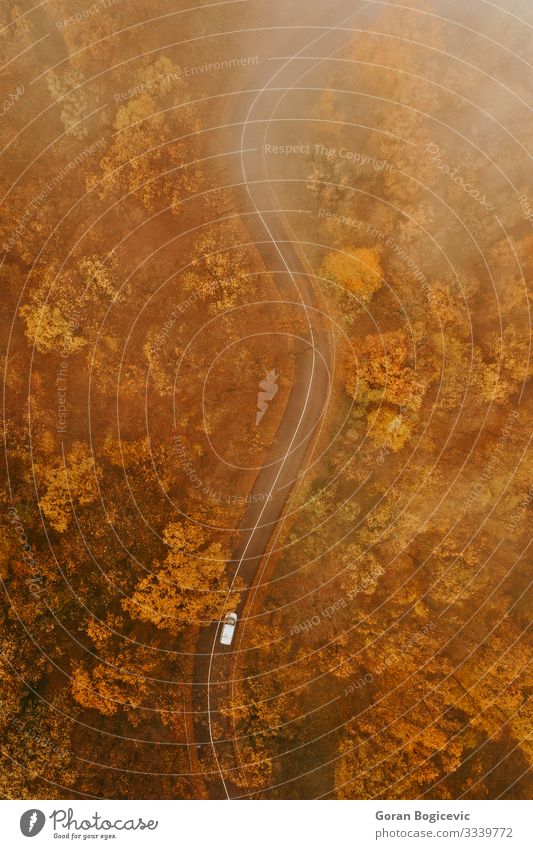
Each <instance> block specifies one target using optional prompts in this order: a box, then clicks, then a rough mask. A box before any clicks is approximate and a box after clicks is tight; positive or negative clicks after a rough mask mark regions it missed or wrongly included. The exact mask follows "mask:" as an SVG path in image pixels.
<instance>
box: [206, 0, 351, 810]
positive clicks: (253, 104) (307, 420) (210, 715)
mask: <svg viewBox="0 0 533 849" xmlns="http://www.w3.org/2000/svg"><path fill="white" fill-rule="evenodd" d="M274 5H275V4H274ZM279 5H280V6H281V5H282V4H279ZM285 5H288V6H290V5H291V4H285ZM317 5H318V4H317ZM354 5H355V4H354V0H344V2H341V3H339V4H336V5H335V6H333V4H331V5H330V4H325V5H324V7H323V8H318V9H314V10H312V9H306V8H305V4H303V3H302V5H301V6H299V7H298V8H297V9H295V8H294V6H295V4H294V3H293V4H292V8H289V9H288V10H287V11H286V12H285V13H284V15H283V21H282V22H280V19H279V18H277V19H276V22H275V24H274V25H275V26H278V27H279V26H286V27H287V29H279V30H272V31H270V32H268V33H265V37H268V56H285V57H288V56H290V57H295V56H300V57H305V54H306V50H307V51H308V52H309V55H310V56H313V55H314V56H317V55H322V56H329V55H334V54H335V53H336V52H337V51H339V50H340V49H341V48H342V47H343V46H344V45H345V44H346V43H347V41H348V40H349V38H350V33H349V32H346V31H342V32H339V31H334V30H333V31H332V29H331V27H332V23H331V22H332V21H335V22H337V24H338V25H341V26H346V27H349V26H350V25H351V24H350V19H351V18H352V17H353V16H354V15H355V14H357V11H359V10H361V9H363V8H364V7H366V6H367V4H366V3H362V4H359V9H357V8H356V9H354ZM291 27H294V29H291ZM308 27H323V28H324V29H320V30H318V29H317V30H315V29H309V28H308ZM265 54H267V51H265ZM316 64H317V63H316V60H308V61H306V60H305V59H304V58H298V59H297V60H295V61H292V60H289V61H287V60H277V61H276V62H274V61H264V62H262V63H260V64H258V65H256V66H251V67H250V68H249V69H247V70H249V72H250V73H249V75H247V77H246V82H245V84H243V85H242V86H241V87H242V88H248V92H244V93H243V94H240V95H239V96H238V97H237V98H228V100H229V101H230V104H231V106H230V109H227V110H226V113H225V123H228V124H230V123H231V124H232V125H237V126H236V127H234V128H233V130H232V131H228V132H227V133H225V136H224V138H225V146H226V145H227V147H226V149H227V150H236V149H237V148H239V147H240V149H241V150H243V151H244V150H247V151H248V152H247V153H243V155H242V160H241V162H240V163H238V173H235V174H234V175H232V176H234V177H235V179H236V180H238V181H242V180H243V176H244V178H245V180H246V184H247V190H248V197H249V199H250V209H251V210H252V211H253V212H254V213H255V214H254V215H251V216H246V219H245V221H246V227H247V229H248V232H249V233H250V235H251V237H252V239H253V240H254V242H255V243H256V246H257V249H258V251H259V253H260V254H261V257H262V259H263V262H264V264H265V267H266V268H267V269H269V271H270V272H271V273H272V274H273V275H274V277H275V279H276V285H277V288H278V291H279V294H280V299H282V300H284V301H288V302H294V303H298V304H300V303H301V304H302V305H303V308H302V309H301V312H302V314H304V315H305V312H306V311H305V309H304V308H305V307H306V306H307V307H309V308H310V309H309V311H308V312H307V320H305V324H306V325H307V333H306V338H305V339H302V341H300V342H297V343H296V345H295V354H296V357H295V373H294V381H293V385H292V388H291V391H290V394H289V398H288V402H287V406H286V409H285V413H284V416H283V419H282V421H281V424H280V426H279V428H278V431H277V433H276V435H275V438H274V441H273V443H272V445H271V446H270V448H269V451H268V452H267V457H266V461H265V465H264V466H263V467H262V468H261V470H260V471H259V473H258V475H257V478H256V481H255V484H254V486H253V489H252V496H253V495H262V494H265V493H268V494H269V498H268V500H266V501H265V500H261V499H258V500H257V501H254V500H253V499H252V500H251V501H250V503H249V505H248V507H247V509H246V511H245V514H244V516H243V519H242V525H241V529H240V533H239V535H238V543H237V545H236V547H235V549H234V551H233V554H232V558H231V560H230V561H229V562H228V570H229V574H230V580H232V579H233V578H234V577H236V576H237V575H238V577H239V578H240V579H241V581H242V583H243V584H244V591H243V592H242V595H241V601H240V604H239V606H238V607H237V614H238V615H239V618H240V615H241V613H242V609H243V607H244V604H245V601H246V597H247V594H248V591H249V589H250V587H251V585H252V583H253V580H254V577H255V575H256V572H257V570H258V568H259V565H260V563H261V560H262V558H263V555H264V554H265V551H266V549H267V546H268V543H269V540H270V538H271V536H272V534H273V532H274V529H275V527H276V523H277V522H278V520H279V518H280V516H281V514H282V512H283V508H284V506H285V503H286V501H287V498H288V496H289V493H290V491H291V486H292V484H293V483H294V481H295V480H296V479H297V477H298V474H299V472H300V470H301V467H302V465H303V463H304V461H305V458H306V455H307V451H308V449H309V448H310V445H311V441H312V438H313V435H314V434H315V432H316V429H317V425H318V423H319V422H320V420H321V417H322V416H323V414H324V412H325V405H326V403H327V398H328V394H329V373H328V366H329V350H328V330H329V328H328V327H327V326H326V325H327V321H328V320H327V318H325V319H324V318H323V317H322V315H321V313H320V302H319V299H318V297H317V292H316V290H315V287H314V284H313V280H312V277H311V276H310V275H309V272H308V270H306V268H305V267H304V262H303V261H302V259H301V255H300V254H299V252H298V250H297V249H296V247H295V245H294V237H293V236H291V234H290V233H289V231H288V229H287V223H286V220H285V217H284V215H283V214H282V211H281V209H280V208H279V202H278V200H277V198H276V195H275V193H274V192H273V191H272V189H271V187H270V185H269V183H268V175H267V173H266V167H265V161H264V156H263V149H264V135H265V131H266V128H267V125H268V120H269V118H270V115H271V114H272V111H273V109H274V108H275V106H276V103H277V102H278V101H279V100H280V98H281V97H282V96H283V91H284V90H286V89H290V88H291V87H292V86H295V85H298V80H299V78H300V77H301V75H302V73H303V72H304V71H305V70H307V69H309V70H310V69H311V67H312V66H313V65H316ZM239 80H244V77H241V76H239ZM280 89H281V90H280ZM251 90H252V91H251ZM230 110H231V111H230ZM217 143H218V144H220V135H219V136H218V137H217ZM219 150H220V147H219ZM236 170H237V169H236ZM293 309H294V308H293ZM299 311H300V309H299ZM274 330H275V328H274ZM251 414H252V415H255V412H254V411H251ZM237 628H238V626H237ZM219 632H220V624H219V623H213V624H211V625H210V626H209V627H206V628H204V629H202V631H201V633H200V636H199V639H198V642H197V646H196V657H195V667H194V680H193V696H192V706H193V714H194V716H193V721H194V736H195V742H196V745H197V746H198V755H199V756H200V758H202V760H204V759H205V761H204V769H205V772H206V779H207V786H208V791H209V796H210V798H215V799H216V798H223V799H229V798H232V797H233V796H238V795H240V794H241V793H242V790H240V789H239V788H238V787H236V786H235V785H234V784H233V783H232V782H231V780H228V778H227V777H226V776H223V775H222V771H221V770H220V768H219V755H222V753H224V754H225V755H226V757H228V755H229V756H230V757H231V755H232V749H231V745H232V744H231V740H230V739H229V736H228V735H226V734H222V737H221V738H219V739H218V741H217V736H218V734H219V731H217V728H218V729H219V728H220V725H221V724H222V725H224V724H225V723H223V722H222V719H223V718H222V717H221V716H220V714H219V711H218V707H217V706H218V705H219V704H220V702H221V700H222V699H224V698H225V697H226V696H227V690H228V687H227V682H228V681H229V678H230V676H231V651H232V649H231V647H227V646H222V645H220V642H219ZM236 767H237V765H236V764H235V768H236ZM226 775H227V773H226Z"/></svg>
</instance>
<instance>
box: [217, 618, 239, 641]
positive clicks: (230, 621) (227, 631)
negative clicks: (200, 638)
mask: <svg viewBox="0 0 533 849" xmlns="http://www.w3.org/2000/svg"><path fill="white" fill-rule="evenodd" d="M223 623H224V624H223V625H222V633H221V634H220V642H221V643H222V645H223V646H231V641H232V640H233V635H234V633H235V626H236V625H237V614H236V613H228V614H227V615H226V616H225V617H224V620H223Z"/></svg>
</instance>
